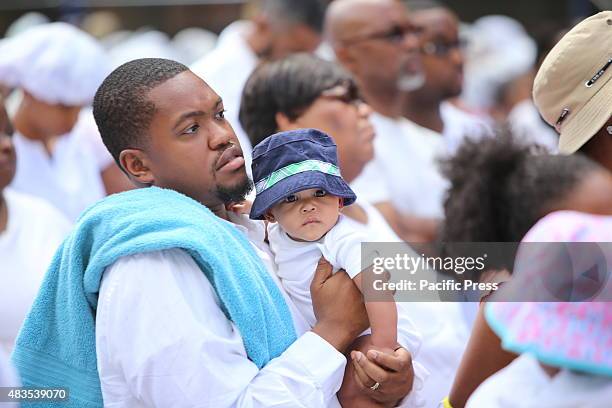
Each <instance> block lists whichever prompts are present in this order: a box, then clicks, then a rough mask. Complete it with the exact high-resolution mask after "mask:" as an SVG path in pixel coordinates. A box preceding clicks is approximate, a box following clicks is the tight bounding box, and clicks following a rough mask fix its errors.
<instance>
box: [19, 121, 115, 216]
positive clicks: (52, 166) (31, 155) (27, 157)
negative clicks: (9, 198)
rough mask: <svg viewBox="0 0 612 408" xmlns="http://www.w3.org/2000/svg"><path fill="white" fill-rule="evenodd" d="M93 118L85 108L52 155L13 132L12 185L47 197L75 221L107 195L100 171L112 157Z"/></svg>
mask: <svg viewBox="0 0 612 408" xmlns="http://www.w3.org/2000/svg"><path fill="white" fill-rule="evenodd" d="M93 120H94V119H93V116H92V114H91V110H89V109H84V110H83V111H82V112H81V114H80V115H79V119H78V121H77V124H76V125H75V127H74V128H73V130H72V131H71V132H70V133H68V134H66V135H63V136H61V137H59V138H58V139H57V142H56V144H55V146H54V151H53V156H49V154H48V153H47V151H46V150H45V148H44V146H43V144H42V143H41V142H39V141H36V140H31V139H28V138H26V137H25V136H23V135H21V134H19V133H15V134H14V135H13V143H14V145H15V151H16V153H17V172H16V173H15V178H14V179H13V182H12V183H11V187H12V188H13V189H14V190H16V191H21V192H23V193H26V194H31V195H35V196H38V197H40V198H42V199H45V200H47V201H48V202H49V203H51V204H52V205H53V206H54V207H56V208H57V209H58V210H60V211H61V212H62V213H63V214H64V215H65V216H66V217H67V218H68V219H69V220H71V221H75V220H76V219H77V218H78V216H79V215H80V213H81V212H82V211H83V210H84V209H85V208H87V207H88V206H90V205H91V204H93V203H94V202H96V201H98V200H99V199H101V198H103V197H104V196H105V195H106V191H105V189H104V184H103V183H102V177H101V172H102V171H103V170H104V169H106V168H107V167H108V166H109V165H111V164H112V160H113V159H112V157H111V156H110V154H109V153H108V151H106V148H105V147H104V145H103V144H102V140H101V139H100V135H99V133H98V130H97V128H96V124H95V122H94V121H93Z"/></svg>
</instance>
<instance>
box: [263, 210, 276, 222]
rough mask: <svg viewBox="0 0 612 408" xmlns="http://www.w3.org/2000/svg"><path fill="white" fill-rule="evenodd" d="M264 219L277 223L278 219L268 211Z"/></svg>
mask: <svg viewBox="0 0 612 408" xmlns="http://www.w3.org/2000/svg"><path fill="white" fill-rule="evenodd" d="M264 218H265V219H266V221H268V222H276V218H274V216H273V215H272V213H271V212H270V210H268V211H266V213H265V214H264Z"/></svg>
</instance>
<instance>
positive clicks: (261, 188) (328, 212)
mask: <svg viewBox="0 0 612 408" xmlns="http://www.w3.org/2000/svg"><path fill="white" fill-rule="evenodd" d="M252 169H253V178H254V180H255V189H256V193H257V196H256V198H255V201H254V202H253V206H252V208H251V214H250V217H251V218H252V219H258V220H261V219H265V220H267V221H268V222H269V223H270V224H269V228H268V240H269V242H270V248H271V249H272V252H273V253H274V257H275V262H276V264H277V265H278V276H279V277H280V279H281V281H282V284H283V287H284V288H285V289H286V290H287V292H288V293H289V296H290V297H291V298H292V300H293V301H294V303H295V305H296V306H297V308H298V309H299V311H300V312H301V313H302V315H303V316H304V317H305V318H306V320H307V321H308V323H309V324H310V325H311V327H312V326H314V325H315V323H316V318H315V316H314V311H313V308H312V300H311V297H310V283H311V281H312V278H313V275H314V271H315V269H316V265H317V262H318V260H319V258H320V257H321V255H323V256H324V257H325V259H327V260H328V261H329V262H330V263H331V264H332V265H333V266H334V268H335V269H336V270H337V269H344V270H345V271H346V273H348V275H349V276H350V277H351V278H352V279H353V281H354V282H355V284H356V285H357V287H359V289H360V290H361V291H362V292H363V289H362V275H361V272H362V270H364V269H367V268H362V266H361V243H362V242H365V241H367V237H365V236H364V235H362V234H361V233H359V232H358V231H357V230H355V229H354V228H353V225H352V223H351V222H350V221H349V220H347V219H346V218H345V217H344V216H343V215H342V214H341V210H342V208H343V207H344V206H346V205H350V204H352V203H353V202H354V201H355V199H356V197H355V193H354V192H353V191H352V190H351V188H350V187H349V186H348V184H347V183H346V182H345V181H344V180H343V179H342V176H341V175H340V170H339V168H338V162H337V155H336V145H335V143H334V141H333V140H332V138H331V137H329V136H328V135H327V134H325V133H323V132H320V131H318V130H315V129H300V130H293V131H288V132H282V133H278V134H275V135H272V136H270V137H268V138H267V139H265V140H264V141H262V142H261V143H260V144H258V145H257V146H255V148H254V150H253V165H252ZM366 266H367V265H366ZM365 307H366V311H367V314H368V318H369V320H370V327H371V330H372V336H371V341H372V344H373V345H375V346H377V347H379V348H381V349H382V350H386V351H388V350H393V349H395V348H396V345H397V309H396V305H395V302H394V301H393V299H392V297H390V296H388V297H387V298H386V299H385V301H368V299H367V298H366V302H365Z"/></svg>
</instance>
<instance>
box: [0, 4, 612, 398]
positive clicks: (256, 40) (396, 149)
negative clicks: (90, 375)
mask: <svg viewBox="0 0 612 408" xmlns="http://www.w3.org/2000/svg"><path fill="white" fill-rule="evenodd" d="M327 3H331V2H325V1H320V2H319V1H313V0H309V1H306V0H304V1H303V2H300V1H299V0H294V1H289V0H287V1H283V0H253V1H248V0H244V1H240V0H227V1H225V0H217V1H215V0H185V1H182V0H124V1H119V0H116V1H115V0H56V1H52V0H38V1H37V0H28V1H19V0H3V1H2V2H0V32H4V38H3V39H2V40H0V93H1V95H2V101H3V105H4V106H5V108H6V111H4V110H2V112H0V127H2V129H1V132H2V134H1V135H0V136H2V137H5V136H7V135H12V137H11V138H10V140H9V141H7V140H8V138H6V137H5V139H6V140H5V139H1V138H0V148H2V149H3V150H2V152H3V153H2V154H3V156H0V159H1V160H2V161H0V193H3V195H0V197H4V198H3V200H4V201H5V203H6V204H5V205H3V206H1V207H0V350H3V351H4V352H5V353H10V351H11V349H12V344H13V342H14V340H15V337H16V336H17V332H18V330H19V327H20V325H21V323H22V321H23V319H24V316H25V314H26V313H27V311H28V309H29V307H30V305H31V302H32V300H33V298H34V296H35V295H36V293H37V290H38V287H39V285H40V282H41V280H42V277H43V275H44V272H45V270H46V267H47V266H48V264H49V262H50V260H51V257H52V256H53V254H54V251H55V249H56V248H57V246H58V245H59V243H60V242H61V240H62V239H63V237H64V236H65V235H66V234H67V232H68V231H69V230H70V228H71V225H72V224H73V223H74V222H75V221H76V220H77V218H78V216H79V214H80V213H81V212H82V211H83V210H84V209H85V208H87V207H88V206H89V205H90V204H92V203H93V202H95V201H97V200H99V199H101V198H103V197H104V196H105V195H107V194H111V193H114V192H119V191H122V190H125V189H129V188H132V186H131V184H130V183H129V181H128V180H127V178H126V177H125V175H124V174H123V173H122V172H121V170H120V169H119V167H118V166H117V164H116V163H115V162H114V160H113V158H112V157H111V156H110V154H109V153H108V151H107V150H106V147H105V146H104V145H103V143H102V141H101V139H100V136H99V134H98V130H97V128H96V124H95V122H94V120H93V116H92V112H91V101H92V98H93V95H94V93H95V90H96V89H97V87H98V86H99V84H100V83H101V81H102V80H103V79H104V77H105V76H106V75H107V74H108V73H110V72H111V71H112V70H113V69H114V68H116V67H118V66H119V65H121V64H123V63H125V62H127V61H130V60H133V59H136V58H144V57H160V58H167V59H172V60H176V61H179V62H182V63H183V64H186V65H188V66H190V67H191V68H192V70H193V71H194V72H195V73H196V74H198V75H200V76H201V77H202V78H203V79H204V80H205V81H206V82H207V83H208V84H209V85H210V86H211V87H212V88H213V89H214V90H215V91H216V92H217V93H218V94H219V95H220V96H221V97H222V98H223V102H224V107H225V109H226V110H227V112H226V118H227V119H228V120H229V121H230V123H231V124H232V126H233V128H234V130H235V131H236V133H237V135H238V137H239V139H240V141H241V145H242V149H243V151H244V154H245V159H246V160H247V168H249V166H250V151H251V149H252V146H253V145H255V144H257V143H258V142H259V141H261V140H262V139H263V138H264V137H266V136H268V135H269V134H271V133H274V132H275V131H278V130H286V129H291V128H292V127H299V126H298V125H300V126H301V125H303V126H304V127H319V128H322V130H325V131H327V132H328V133H329V134H330V135H332V136H333V137H334V138H335V139H336V143H337V144H338V151H339V161H340V167H341V169H342V172H343V175H344V177H345V178H346V179H347V181H349V182H351V185H352V187H354V190H355V191H356V193H357V195H358V197H359V200H360V201H358V203H360V202H361V203H363V205H362V206H361V207H359V206H358V207H356V208H357V210H356V212H355V214H353V215H354V217H355V218H357V219H366V220H367V219H368V218H367V217H368V216H370V217H373V218H375V217H380V216H381V215H382V217H384V220H385V221H381V222H383V223H386V224H388V226H390V227H391V229H392V233H393V234H396V236H397V237H398V239H401V240H405V241H411V242H415V241H426V242H429V241H433V240H436V239H445V240H447V241H520V240H521V238H522V237H523V235H524V234H525V233H526V232H527V230H528V229H529V228H530V227H531V226H532V225H533V224H534V223H535V222H536V221H537V219H538V218H539V217H541V216H543V215H544V214H545V213H546V212H548V211H552V209H556V207H555V206H557V204H558V203H561V202H563V206H564V207H563V206H562V208H570V209H578V210H581V209H584V208H588V209H589V210H592V211H591V212H595V213H610V212H612V204H610V203H611V201H609V199H610V197H611V196H610V195H606V191H607V192H610V191H612V188H611V187H610V186H612V184H611V183H612V181H611V179H610V176H609V173H605V172H604V171H603V170H602V169H601V168H600V167H597V166H595V165H593V164H591V163H590V162H588V163H587V162H583V161H581V160H583V159H568V161H566V162H562V161H560V162H555V161H554V160H551V161H550V162H539V163H536V162H533V163H532V164H529V165H524V169H522V170H520V171H519V170H517V172H518V173H517V174H518V175H515V176H514V177H515V179H516V180H514V181H513V182H512V183H513V184H512V186H511V187H509V188H508V190H507V191H503V192H501V193H500V192H498V191H496V190H495V186H494V185H495V183H496V180H499V179H500V178H504V177H505V176H504V171H510V170H508V169H510V168H512V169H515V168H520V166H522V165H523V164H519V163H523V161H521V160H522V158H524V157H526V156H527V155H530V154H532V153H531V152H532V151H531V150H528V149H527V150H525V149H523V148H522V147H518V144H519V141H520V143H529V144H530V145H531V144H534V145H539V148H538V152H540V153H539V154H547V153H548V154H553V155H554V154H556V153H557V151H558V140H559V138H558V135H557V133H556V132H555V130H554V128H553V127H551V126H550V125H549V124H548V123H546V122H545V121H544V119H542V117H541V116H540V114H539V113H538V110H537V108H536V106H535V104H534V101H533V98H532V89H533V83H534V77H535V74H536V72H537V70H538V68H539V66H540V64H541V63H542V60H543V58H544V57H545V56H546V54H547V53H548V52H549V51H550V49H551V48H552V47H553V46H554V45H555V44H556V43H557V41H558V40H559V39H560V38H561V37H562V36H563V35H564V34H565V33H566V32H567V30H569V29H570V28H571V27H572V26H573V25H574V24H576V23H577V22H579V21H581V20H582V19H584V18H585V17H588V16H590V15H593V14H595V13H596V12H598V11H600V10H607V9H610V8H612V4H611V2H609V1H606V0H592V1H588V0H563V1H559V0H539V1H512V2H510V1H507V2H499V1H498V2H492V1H486V0H470V1H465V0H448V1H444V2H442V1H436V0H404V1H402V2H397V4H398V7H399V6H400V5H401V7H402V8H405V9H403V10H404V11H402V12H405V13H407V16H409V21H410V22H409V23H406V22H405V21H403V20H402V19H401V18H398V17H397V16H398V15H399V14H398V13H399V12H397V13H396V12H394V13H393V14H392V15H390V16H378V17H379V18H376V17H372V16H368V15H367V10H366V11H363V13H364V14H363V15H361V16H359V15H357V16H356V15H352V14H351V13H352V12H349V11H346V10H342V9H341V8H339V7H338V8H337V9H336V10H334V13H331V15H330V14H329V13H328V14H327V16H326V15H325V12H326V7H327V6H328V4H327ZM396 11H397V10H396ZM400 14H401V13H400ZM349 15H350V17H349ZM385 19H388V20H389V21H391V20H393V23H392V24H391V23H389V24H390V26H389V25H388V26H389V27H391V29H385V28H383V29H382V30H380V29H377V28H376V27H375V26H376V24H377V21H378V20H380V21H381V24H383V23H385V21H386V20H385ZM367 20H371V21H372V29H366V30H365V31H363V32H361V31H360V30H361V29H362V27H361V26H359V24H357V23H356V22H360V21H361V22H363V21H367ZM58 21H61V22H65V23H67V24H66V25H63V24H62V25H57V24H50V23H53V22H58ZM412 32H418V36H417V38H418V39H417V40H415V41H417V42H418V44H416V43H415V44H416V45H415V44H412V45H411V44H408V43H409V40H406V38H408V37H407V35H409V34H411V33H412ZM364 33H365V34H364ZM362 34H363V35H362ZM371 39H379V40H382V41H385V42H386V44H387V45H389V44H390V45H391V46H392V48H389V49H388V50H387V49H382V48H383V47H386V46H387V45H384V46H383V45H381V46H379V48H375V47H376V46H377V45H375V44H369V40H371ZM415 50H418V53H419V54H420V62H418V63H415V64H416V65H417V66H411V64H412V63H413V61H412V60H411V58H409V57H406V58H403V57H402V55H403V53H404V52H405V53H407V54H410V53H414V52H415ZM295 53H299V55H297V56H296V55H294V56H291V55H292V54H295ZM307 54H308V55H307ZM310 55H312V56H310ZM328 61H335V62H334V63H332V62H328ZM260 64H264V65H260ZM340 66H342V67H343V68H342V70H341V71H340V69H341V68H340ZM349 73H350V75H349ZM300 81H301V82H300ZM317 81H318V82H317ZM326 81H327V82H326ZM292 83H297V84H298V85H291V84H292ZM304 92H305V93H306V94H308V92H310V93H312V96H306V97H305V96H304ZM321 96H322V97H323V99H324V100H326V101H328V102H329V101H340V102H343V103H348V104H356V105H357V109H355V110H354V111H351V112H350V113H334V115H336V116H334V118H332V119H330V118H327V117H325V115H324V113H321V114H317V111H316V109H315V108H314V106H315V103H319V102H320V101H319V100H318V99H317V98H319V97H321ZM361 100H365V101H366V102H367V103H368V104H369V106H366V105H363V104H361V102H360V101H361ZM317 101H319V102H317ZM329 103H330V105H326V106H325V107H324V111H325V112H332V113H333V112H334V109H336V108H335V106H334V105H331V102H329ZM311 108H312V109H311ZM307 109H308V110H307ZM313 112H314V113H313ZM322 112H323V111H322ZM317 115H319V116H317ZM350 115H353V116H350ZM400 118H401V120H400ZM266 120H267V121H268V122H266ZM343 120H346V121H348V122H350V123H351V124H349V125H346V124H344V123H343V122H342V121H343ZM364 123H365V124H364ZM502 127H503V128H504V129H509V130H510V131H511V132H512V134H513V135H514V136H512V137H511V138H510V137H509V136H507V135H505V133H504V135H499V134H498V133H496V132H497V129H499V128H502ZM398 134H402V135H404V134H405V135H406V137H405V138H402V139H401V140H400V141H398ZM355 135H357V136H355ZM492 135H499V140H501V142H499V143H498V144H497V145H487V144H486V143H485V144H481V143H483V142H482V141H483V140H486V139H487V138H490V137H491V136H492ZM355 137H359V138H361V139H360V140H357V139H355ZM393 138H395V139H393ZM390 139H393V140H391V141H390ZM466 139H469V140H468V141H466ZM9 145H12V146H14V148H13V147H11V146H9ZM11 157H12V159H11ZM15 157H16V160H15ZM441 158H446V159H447V160H446V162H445V164H444V165H443V166H440V164H439V159H441ZM598 171H599V172H601V174H600V177H599V179H597V177H593V178H591V179H590V180H599V184H597V182H596V181H594V182H593V185H592V186H591V185H589V186H582V185H578V184H579V182H578V181H577V179H576V174H586V173H588V172H593V174H595V173H597V172H598ZM487 172H489V174H487ZM600 179H601V180H600ZM487 183H488V184H487ZM545 185H555V186H562V187H558V188H553V187H551V188H548V189H542V188H540V187H541V186H545ZM449 186H450V187H451V188H450V190H449ZM534 186H535V187H534ZM568 186H569V187H568ZM573 188H576V189H578V188H582V189H583V190H581V191H582V193H580V194H579V193H578V192H576V191H578V190H572V189H573ZM589 188H590V190H588V189H589ZM568 191H573V193H572V194H570V196H571V197H584V196H585V195H587V196H589V197H593V202H589V203H588V204H585V203H583V202H582V201H580V202H577V201H576V202H571V200H569V198H567V197H566V195H567V194H569V193H568ZM598 194H599V196H598ZM485 197H486V198H485ZM566 198H567V199H566ZM512 200H516V205H515V206H514V207H512V208H511V209H508V208H509V207H508V206H509V205H510V204H512V203H513V201H512ZM564 200H565V201H564ZM502 201H503V204H500V202H502ZM578 201H579V200H578ZM508 203H510V204H508ZM370 205H373V206H374V207H375V209H372V207H371V206H370ZM504 205H505V206H506V207H504ZM559 205H560V204H559ZM359 208H361V209H362V210H363V211H362V212H361V213H360V212H359V211H360V210H359ZM502 208H503V209H504V210H507V211H508V212H507V213H504V212H495V211H498V210H499V211H501V209H502ZM479 211H482V214H478V215H474V214H475V213H478V212H479ZM362 213H364V214H366V215H365V218H363V217H364V216H363V215H362ZM487 216H488V218H487ZM360 217H361V218H360ZM470 217H472V218H470ZM513 217H514V218H513ZM444 219H446V224H445V221H443V220H444ZM370 220H371V218H370ZM514 220H518V221H516V222H513V221H514ZM511 221H512V222H511ZM386 224H385V225H386ZM492 225H494V227H493V226H492ZM14 271H20V273H14ZM444 313H446V314H447V317H446V318H447V319H450V320H453V319H459V320H462V321H463V320H464V321H465V324H463V323H462V324H461V325H459V324H458V325H457V327H455V329H453V330H451V332H450V334H449V333H447V334H446V339H447V340H448V339H451V340H450V341H448V342H447V343H445V344H438V343H435V339H434V337H435V336H436V335H439V333H438V334H436V333H434V332H433V330H430V329H429V332H430V333H429V335H430V336H432V337H431V339H430V340H432V341H430V342H429V343H426V344H425V346H424V349H425V351H424V352H425V353H427V348H428V347H430V348H431V350H432V351H431V353H432V354H431V355H432V356H438V357H432V360H436V358H437V359H438V360H445V362H444V364H442V363H440V362H437V363H436V362H434V363H433V364H434V365H435V364H439V365H440V366H444V365H446V366H445V367H442V368H441V370H442V371H440V372H439V373H438V374H437V379H434V380H433V382H431V383H430V384H431V385H430V386H429V387H431V389H430V390H428V391H427V392H426V393H429V394H431V395H435V398H433V397H432V401H433V400H435V399H438V400H439V399H440V398H441V397H443V396H444V395H445V393H444V392H442V394H440V395H438V394H437V393H436V392H437V391H436V390H444V389H445V390H447V391H446V393H447V392H448V390H449V389H450V383H451V381H452V378H453V376H454V372H455V370H456V369H457V366H458V365H459V360H460V356H461V353H462V351H463V349H464V348H465V344H466V343H467V338H468V337H469V332H470V328H471V325H472V323H473V322H474V319H475V313H476V312H475V310H474V309H469V310H468V308H463V309H462V310H459V311H446V312H444ZM453 313H458V314H456V315H453ZM424 315H425V316H427V314H424ZM451 316H454V317H451ZM428 323H431V322H427V321H423V322H422V324H423V325H424V327H425V326H427V324H428ZM427 330H428V329H427V327H425V329H424V331H425V332H427ZM424 337H425V338H426V339H427V334H425V335H424ZM445 350H446V351H445ZM445 353H446V354H445ZM451 360H452V363H451V362H450V361H451ZM444 370H446V371H444ZM434 377H436V376H434ZM435 381H438V383H436V382H435Z"/></svg>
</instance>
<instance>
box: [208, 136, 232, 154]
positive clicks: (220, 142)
mask: <svg viewBox="0 0 612 408" xmlns="http://www.w3.org/2000/svg"><path fill="white" fill-rule="evenodd" d="M232 140H233V139H232V135H231V133H229V132H216V133H213V134H212V135H211V137H210V139H209V140H208V144H209V146H210V149H211V150H218V149H220V148H221V147H223V146H225V145H228V144H230V143H232Z"/></svg>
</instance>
